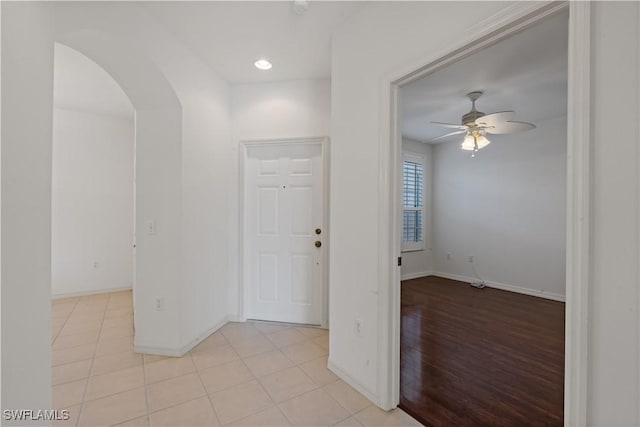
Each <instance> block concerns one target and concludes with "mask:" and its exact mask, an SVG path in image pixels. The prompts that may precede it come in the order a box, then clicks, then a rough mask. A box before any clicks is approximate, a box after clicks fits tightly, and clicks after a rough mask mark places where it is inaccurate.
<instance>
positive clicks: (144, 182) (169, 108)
mask: <svg viewBox="0 0 640 427" xmlns="http://www.w3.org/2000/svg"><path fill="white" fill-rule="evenodd" d="M1 7H2V24H3V25H2V66H3V69H2V89H3V90H2V106H3V107H5V108H3V110H2V122H3V126H2V186H3V188H2V231H3V233H2V248H3V250H2V267H3V268H2V294H3V297H4V298H3V299H2V304H3V306H2V328H3V329H2V340H3V342H2V350H3V353H2V397H3V401H2V406H3V408H12V409H17V408H49V407H50V404H51V403H50V400H51V356H50V354H51V353H50V352H51V349H50V337H49V335H50V328H49V324H50V295H51V238H50V236H51V184H52V183H51V164H52V154H51V151H52V144H51V141H52V128H51V123H52V121H53V120H52V114H53V102H52V94H53V57H54V55H53V46H54V42H56V41H58V42H62V43H63V44H66V45H68V46H70V47H72V48H74V49H76V50H78V51H80V52H82V53H83V54H85V55H87V56H88V57H90V58H91V59H93V60H94V61H95V62H96V63H98V64H99V65H100V66H101V67H103V68H104V69H105V70H106V71H108V72H109V74H111V76H112V77H113V78H114V80H116V81H117V82H118V84H119V85H120V86H121V87H122V88H123V89H124V90H125V92H126V93H127V96H128V97H129V98H130V99H131V102H132V104H134V107H135V109H136V178H137V199H136V229H137V230H144V229H145V227H146V223H147V221H149V220H152V219H153V220H155V222H156V234H154V235H148V234H146V233H142V232H139V233H138V236H137V238H136V244H137V263H136V289H135V292H136V300H135V301H136V311H135V314H136V316H135V319H134V321H135V327H136V336H135V345H136V346H137V348H139V349H146V350H152V351H155V352H159V353H165V354H180V353H181V352H182V351H184V350H186V349H188V348H189V346H191V345H193V344H194V343H195V342H196V341H197V340H198V339H200V338H203V337H205V336H206V334H207V333H208V332H209V331H210V330H211V329H212V328H214V327H216V326H219V325H220V324H221V323H222V322H224V321H225V319H226V315H227V311H226V305H227V297H226V288H227V286H228V283H227V277H226V273H227V271H226V268H225V267H226V264H227V258H226V251H225V249H226V240H227V224H228V222H229V219H228V218H227V214H228V213H227V210H226V209H220V207H221V206H226V205H227V202H226V200H225V199H224V197H220V196H226V195H227V192H228V191H229V190H228V184H227V182H226V181H225V179H224V177H225V176H226V174H225V172H224V168H221V167H222V166H224V163H225V162H226V160H227V159H228V157H229V156H228V155H227V154H225V148H226V149H228V148H229V143H230V139H229V137H228V135H229V129H230V120H229V116H228V112H229V97H228V93H227V85H226V83H225V82H224V81H222V80H221V79H219V78H217V77H216V75H215V73H213V72H212V71H211V70H209V69H208V68H207V67H205V66H203V65H202V63H201V62H200V61H199V60H198V59H197V58H195V57H193V55H191V54H189V53H188V52H187V51H185V50H184V48H183V47H182V46H181V45H179V44H177V43H176V42H175V40H174V39H173V38H172V37H171V36H170V35H169V34H168V33H167V32H166V30H164V29H163V28H161V27H160V26H159V25H158V24H157V23H156V22H154V21H152V20H150V19H149V18H148V17H147V16H146V15H144V13H141V11H140V10H139V7H138V6H137V5H136V4H134V3H119V4H113V3H110V4H107V3H105V4H91V5H89V4H87V3H82V2H77V3H12V4H6V3H4V2H3V3H2V5H1ZM25 52H28V54H25ZM218 148H220V151H217V150H218ZM183 169H184V170H187V169H188V170H189V171H188V172H186V173H185V174H184V175H183ZM183 200H184V203H183ZM185 223H188V224H185ZM185 247H186V248H188V249H186V250H183V248H185ZM7 248H10V250H7ZM194 266H195V267H196V268H198V272H197V273H196V274H197V275H198V276H197V280H192V278H191V277H189V276H188V275H186V274H185V275H183V272H184V271H185V270H186V269H191V268H194ZM203 272H204V273H203ZM156 296H160V297H164V298H165V308H164V310H161V311H158V310H155V297H156ZM17 325H19V327H18V326H17ZM25 378H29V381H25ZM20 424H22V425H24V424H25V423H20Z"/></svg>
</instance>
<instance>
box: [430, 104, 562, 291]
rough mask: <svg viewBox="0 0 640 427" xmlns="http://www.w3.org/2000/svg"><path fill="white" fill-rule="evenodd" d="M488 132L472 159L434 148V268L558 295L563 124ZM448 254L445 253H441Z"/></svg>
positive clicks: (452, 146)
mask: <svg viewBox="0 0 640 427" xmlns="http://www.w3.org/2000/svg"><path fill="white" fill-rule="evenodd" d="M536 125H537V128H535V129H533V130H531V131H528V132H523V133H518V134H512V135H490V136H489V139H490V140H491V144H490V145H489V146H487V147H486V148H484V149H482V150H480V151H479V152H478V153H477V155H476V157H475V158H472V157H471V155H470V152H469V151H464V150H461V149H460V143H459V141H448V142H445V143H441V144H438V145H435V146H434V149H433V159H434V160H433V164H434V167H433V183H434V190H433V191H434V201H433V232H434V262H435V266H434V269H435V271H436V272H437V273H445V274H447V275H454V276H460V277H461V278H463V277H466V278H468V279H470V280H473V279H476V276H475V273H474V271H473V268H472V267H473V266H472V265H471V264H470V263H469V262H468V257H469V256H471V255H473V257H474V265H475V269H476V271H477V274H478V275H479V276H480V277H481V278H482V279H483V280H485V281H487V282H489V284H490V285H491V282H494V283H495V286H501V285H506V286H504V287H505V288H506V289H512V290H516V291H521V292H525V293H529V294H532V295H540V296H548V297H552V298H555V299H562V298H563V297H564V295H565V234H566V229H565V215H566V185H567V179H566V176H567V167H566V163H567V155H566V153H567V136H566V135H567V131H566V129H567V123H566V117H561V118H557V119H552V120H546V121H544V122H540V123H536ZM447 253H450V254H451V258H450V259H447Z"/></svg>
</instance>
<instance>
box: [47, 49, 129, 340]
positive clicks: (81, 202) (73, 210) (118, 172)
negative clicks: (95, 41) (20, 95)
mask: <svg viewBox="0 0 640 427" xmlns="http://www.w3.org/2000/svg"><path fill="white" fill-rule="evenodd" d="M54 55H55V56H54V105H53V151H52V157H53V161H52V198H51V204H52V220H51V238H52V245H51V273H52V276H51V293H52V296H53V298H58V297H69V296H80V295H84V294H89V293H99V292H108V291H115V290H122V289H131V288H132V285H133V264H134V262H133V253H132V252H133V243H134V239H133V236H134V227H133V224H134V220H133V218H134V156H133V153H134V132H135V130H134V109H133V105H132V104H131V102H130V101H129V99H128V98H127V96H126V94H125V93H124V91H123V90H122V88H120V86H118V84H117V83H116V82H115V81H114V80H113V78H112V77H111V76H109V74H108V73H107V72H105V71H104V70H103V69H102V68H100V67H99V66H98V65H97V64H96V63H95V62H93V61H91V60H90V59H89V58H87V57H86V56H84V55H82V54H81V53H79V52H77V51H76V50H74V49H72V48H69V47H67V46H65V45H62V44H58V43H56V45H55V48H54ZM54 311H58V312H60V313H64V312H66V310H60V309H59V308H58V309H57V310H56V309H54ZM52 326H53V334H54V337H55V336H56V332H59V331H61V328H62V319H58V320H54V325H52ZM68 326H69V325H67V326H65V328H67V329H68Z"/></svg>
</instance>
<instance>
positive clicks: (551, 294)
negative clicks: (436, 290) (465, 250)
mask: <svg viewBox="0 0 640 427" xmlns="http://www.w3.org/2000/svg"><path fill="white" fill-rule="evenodd" d="M431 276H435V277H442V278H443V279H451V280H457V281H459V282H469V283H471V282H476V281H478V279H475V278H473V277H467V276H460V275H457V274H449V273H442V272H438V271H434V272H433V273H432V274H431ZM484 284H485V285H486V286H487V287H488V288H495V289H500V290H503V291H509V292H515V293H518V294H523V295H529V296H534V297H539V298H545V299H550V300H553V301H560V302H565V301H566V296H565V295H562V294H558V293H554V292H545V291H540V290H538V289H530V288H523V287H522V286H517V285H509V284H506V283H499V282H491V281H489V280H484Z"/></svg>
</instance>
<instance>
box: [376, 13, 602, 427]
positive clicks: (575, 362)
mask: <svg viewBox="0 0 640 427" xmlns="http://www.w3.org/2000/svg"><path fill="white" fill-rule="evenodd" d="M567 9H568V10H569V36H568V39H569V42H568V83H567V93H568V95H567V99H568V101H567V103H568V107H567V159H568V163H567V175H566V179H567V187H566V188H567V198H566V261H565V269H566V282H565V283H566V312H565V330H566V333H565V340H564V345H565V357H564V365H565V372H564V422H565V424H571V425H574V424H575V425H580V424H584V420H585V417H586V394H585V392H584V390H585V389H586V387H585V382H586V378H587V372H586V368H587V364H586V359H587V356H586V334H587V328H586V325H587V321H586V319H587V309H588V295H587V289H586V286H585V283H586V281H587V277H588V265H589V251H588V241H589V226H588V219H589V215H588V212H589V202H588V201H589V173H590V172H589V151H590V149H589V145H590V137H589V70H590V65H589V64H590V61H589V40H590V24H589V22H590V18H589V16H590V11H589V7H585V6H584V5H580V4H574V3H571V4H568V3H556V4H546V5H542V6H540V5H538V6H535V5H530V6H529V7H527V6H526V5H521V6H518V7H514V8H512V9H511V10H509V11H508V13H505V14H503V15H501V16H499V17H495V22H492V26H491V29H489V30H486V31H485V30H481V29H476V30H474V31H470V34H468V35H467V36H466V37H465V38H464V40H466V42H464V43H461V44H457V45H455V46H452V47H451V48H450V49H448V50H445V52H446V53H444V54H442V53H440V54H438V55H437V56H435V57H434V58H432V59H431V60H429V61H424V62H422V64H419V65H418V66H415V67H413V68H409V67H407V68H405V69H404V70H400V71H399V72H397V73H396V74H395V75H390V76H389V78H388V79H387V80H385V82H383V85H384V88H385V90H384V91H383V96H384V97H388V101H389V105H390V106H391V108H390V109H389V112H388V114H389V120H388V121H385V120H384V117H383V123H389V129H388V131H389V136H390V140H389V141H390V144H389V147H388V148H389V150H390V152H389V157H388V158H386V159H382V160H381V163H380V166H381V169H382V174H383V176H386V177H387V178H385V180H386V181H387V182H388V183H389V186H388V187H386V186H383V187H382V188H383V190H384V191H383V193H382V194H381V211H382V212H383V215H382V217H381V224H380V227H381V230H384V227H385V225H384V224H390V227H389V228H388V236H389V242H388V246H387V248H388V252H387V251H381V252H382V253H381V255H380V262H381V267H380V275H381V280H380V288H379V290H380V292H381V295H383V296H384V295H388V298H383V299H382V301H381V303H380V307H379V309H380V312H381V315H382V316H383V318H384V319H386V322H388V323H387V324H388V327H389V330H388V331H389V332H388V335H387V334H383V337H382V339H381V340H380V343H379V357H380V359H381V361H382V364H381V370H380V374H381V380H380V384H379V390H380V398H379V400H380V405H381V406H382V407H385V408H392V407H395V406H396V405H397V404H398V403H399V397H400V336H401V332H400V322H401V315H400V310H401V306H400V282H401V271H400V267H395V265H396V257H399V255H400V254H401V230H402V219H403V214H402V203H401V200H402V199H401V195H402V185H401V184H402V174H401V171H402V168H401V165H402V162H401V160H400V159H401V156H402V145H401V141H402V138H401V130H402V127H401V123H402V121H401V118H400V109H401V108H400V106H401V105H402V104H401V102H402V98H401V90H402V89H401V88H402V87H404V86H406V85H408V84H410V83H411V82H414V81H417V80H419V79H421V78H422V77H425V76H427V75H429V74H432V73H434V72H436V71H437V70H439V69H442V68H443V67H446V66H448V65H450V64H453V63H455V62H457V61H459V60H461V59H463V58H466V57H468V56H470V55H472V54H474V53H476V52H479V51H481V50H483V49H485V48H487V47H489V46H492V45H494V44H496V43H498V42H499V41H501V40H504V39H506V38H508V37H509V36H511V35H513V34H517V33H519V32H521V31H524V30H526V29H527V28H531V27H532V26H534V25H536V24H538V23H540V22H543V21H545V20H546V19H550V18H551V17H553V16H556V15H558V14H559V13H562V12H563V11H565V10H567ZM425 63H426V64H427V65H423V64H425ZM476 89H481V88H472V89H471V90H476ZM462 96H464V94H462ZM489 111H490V110H489ZM385 130H386V129H385ZM481 153H482V152H481V151H480V153H479V154H481ZM466 255H467V256H471V255H472V254H466ZM389 260H393V264H389ZM471 262H472V261H471ZM398 264H400V263H398Z"/></svg>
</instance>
